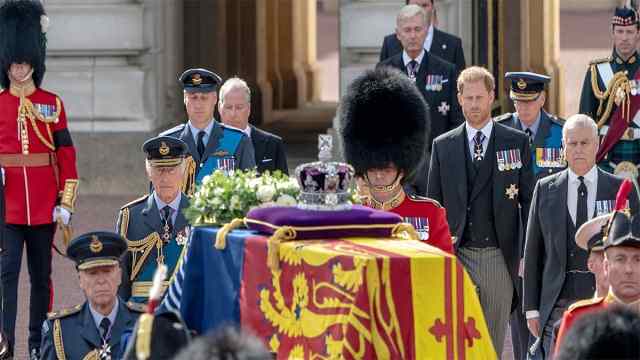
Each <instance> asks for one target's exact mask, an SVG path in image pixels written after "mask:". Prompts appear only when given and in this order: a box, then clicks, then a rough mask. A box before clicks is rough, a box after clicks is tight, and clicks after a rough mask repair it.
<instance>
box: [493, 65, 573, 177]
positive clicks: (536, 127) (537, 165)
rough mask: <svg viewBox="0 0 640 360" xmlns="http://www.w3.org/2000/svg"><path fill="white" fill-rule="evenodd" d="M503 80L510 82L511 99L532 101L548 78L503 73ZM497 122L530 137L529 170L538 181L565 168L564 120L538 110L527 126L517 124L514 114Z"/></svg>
mask: <svg viewBox="0 0 640 360" xmlns="http://www.w3.org/2000/svg"><path fill="white" fill-rule="evenodd" d="M505 80H510V81H511V91H510V97H511V100H513V101H516V100H518V101H535V100H536V99H537V98H538V97H539V96H540V94H541V92H542V91H544V86H545V84H546V83H548V82H549V80H551V78H549V77H548V76H544V75H539V74H535V73H530V72H509V73H506V74H505ZM496 121H499V122H501V123H502V124H504V125H507V126H510V127H512V128H515V129H518V130H521V131H524V132H525V133H526V134H527V136H529V145H530V146H529V147H530V149H531V160H532V162H531V168H532V169H533V173H534V175H535V176H536V179H537V180H539V179H541V178H543V177H545V176H548V175H552V174H555V173H557V172H559V171H561V170H564V169H565V168H566V167H567V163H566V161H565V160H564V157H563V155H562V127H563V126H564V119H561V118H558V117H557V116H555V115H551V114H549V113H547V112H546V111H544V109H541V110H540V115H538V119H537V120H536V121H535V122H534V123H533V124H532V125H531V126H530V127H527V126H526V125H524V124H523V123H522V121H520V119H519V118H518V114H517V113H513V114H512V113H506V114H503V115H501V116H499V117H498V118H496Z"/></svg>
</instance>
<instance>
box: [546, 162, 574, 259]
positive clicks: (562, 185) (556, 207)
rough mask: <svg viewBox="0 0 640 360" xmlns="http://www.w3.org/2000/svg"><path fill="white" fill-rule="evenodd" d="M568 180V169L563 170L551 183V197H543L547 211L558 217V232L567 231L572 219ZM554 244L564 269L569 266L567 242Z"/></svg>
mask: <svg viewBox="0 0 640 360" xmlns="http://www.w3.org/2000/svg"><path fill="white" fill-rule="evenodd" d="M568 181H569V175H568V171H567V170H563V171H561V172H560V173H559V174H558V177H557V178H556V181H554V182H553V183H550V184H549V198H548V199H541V200H543V201H545V204H546V205H547V206H548V208H547V213H549V214H554V218H556V219H558V220H557V222H556V225H557V226H558V228H557V230H554V232H558V233H560V234H566V233H567V221H568V220H570V219H567V214H568V213H569V210H568V208H567V189H568V186H569V185H568ZM561 238H562V237H561ZM554 246H555V247H556V251H557V252H558V256H559V259H560V263H561V264H562V269H563V271H564V269H566V268H567V244H566V242H563V241H560V242H554Z"/></svg>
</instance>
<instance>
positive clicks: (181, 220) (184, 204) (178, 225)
mask: <svg viewBox="0 0 640 360" xmlns="http://www.w3.org/2000/svg"><path fill="white" fill-rule="evenodd" d="M188 207H189V200H188V199H187V196H186V195H185V194H182V196H181V198H180V209H179V211H178V214H177V215H176V221H175V224H173V232H174V233H177V232H178V231H180V230H182V229H183V228H184V227H185V226H187V225H188V223H187V219H186V218H185V217H184V214H183V213H182V212H183V211H184V209H186V208H188Z"/></svg>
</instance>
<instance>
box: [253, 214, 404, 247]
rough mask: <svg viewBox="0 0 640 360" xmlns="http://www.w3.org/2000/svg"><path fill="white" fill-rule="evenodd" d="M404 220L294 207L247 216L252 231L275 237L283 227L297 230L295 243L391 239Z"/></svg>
mask: <svg viewBox="0 0 640 360" xmlns="http://www.w3.org/2000/svg"><path fill="white" fill-rule="evenodd" d="M400 222H402V218H401V217H400V216H399V215H397V214H394V213H390V212H386V211H380V210H375V209H371V208H368V207H365V206H361V205H354V206H353V207H352V208H351V209H349V210H340V211H318V210H304V209H298V208H296V207H291V206H274V207H265V208H256V209H253V210H251V211H249V213H248V214H247V225H248V226H249V229H251V230H255V231H258V232H261V233H266V234H273V233H274V231H276V230H277V228H279V227H281V226H291V227H293V228H294V229H295V230H296V238H295V240H305V239H330V238H341V237H372V238H382V237H384V238H388V237H391V230H392V229H393V227H394V225H395V224H398V223H400Z"/></svg>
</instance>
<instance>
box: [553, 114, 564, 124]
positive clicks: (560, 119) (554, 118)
mask: <svg viewBox="0 0 640 360" xmlns="http://www.w3.org/2000/svg"><path fill="white" fill-rule="evenodd" d="M549 120H551V122H553V123H556V124H558V125H560V126H564V123H565V121H566V120H565V119H563V118H560V117H557V116H555V115H549Z"/></svg>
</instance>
